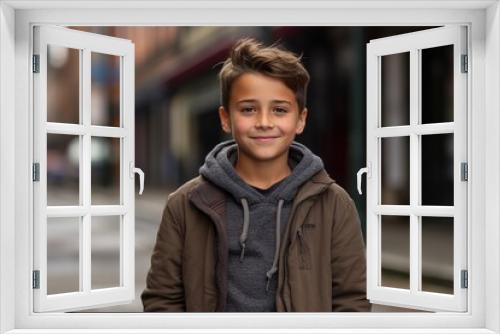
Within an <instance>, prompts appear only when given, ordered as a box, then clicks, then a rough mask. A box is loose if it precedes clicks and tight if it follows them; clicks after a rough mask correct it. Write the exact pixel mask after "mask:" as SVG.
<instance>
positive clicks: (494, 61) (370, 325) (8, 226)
mask: <svg viewBox="0 0 500 334" xmlns="http://www.w3.org/2000/svg"><path fill="white" fill-rule="evenodd" d="M285 6H286V8H285ZM395 6H396V7H398V8H395ZM68 7H71V8H68ZM120 7H127V8H120ZM64 8H65V9H64ZM138 8H139V9H141V10H138ZM33 24H58V25H352V26H369V25H409V26H418V25H442V24H468V25H469V27H470V28H471V39H470V45H471V47H470V52H471V55H470V59H471V60H472V61H471V64H470V75H471V76H472V79H471V81H472V83H471V85H472V86H471V89H470V99H469V101H470V102H469V110H471V112H470V113H469V115H468V133H469V134H470V136H469V141H468V149H469V150H468V151H469V152H470V153H471V154H470V159H469V177H470V179H469V180H470V181H469V189H468V198H469V199H470V201H469V203H468V221H469V222H470V223H469V226H468V228H469V231H470V232H471V233H470V237H469V239H468V246H469V247H468V249H469V250H468V252H469V254H468V256H469V258H470V259H471V265H470V267H469V269H470V275H469V278H470V281H469V290H468V292H469V298H468V311H467V313H458V314H457V313H435V314H420V313H397V314H394V313H371V314H369V313H366V314H341V313H331V314H330V313H329V314H325V313H311V314H309V313H301V314H205V313H201V314H200V313H197V314H102V313H101V314H66V313H49V314H34V313H32V312H31V311H30V310H32V298H31V289H29V287H30V286H31V273H30V271H31V266H30V251H31V248H30V247H32V238H31V237H30V236H31V231H32V230H31V228H32V225H31V224H32V221H33V210H32V208H31V209H30V205H31V204H30V200H29V199H30V198H32V182H31V178H30V176H31V163H32V161H31V160H32V158H31V157H32V156H33V155H32V153H33V152H32V147H31V146H30V143H31V139H32V136H33V128H32V126H33V124H32V119H31V117H32V115H31V114H30V112H29V111H30V110H31V106H32V105H31V103H32V101H31V97H30V96H31V95H30V94H31V84H30V80H31V79H30V75H29V71H30V68H31V67H30V66H31V62H30V60H31V59H30V54H31V50H30V48H31V46H30V40H31V39H30V37H31V36H30V34H31V32H30V31H31V30H32V29H31V28H30V27H31V25H33ZM498 59H500V6H499V3H498V1H490V0H488V1H482V0H480V1H461V0H448V1H442V0H435V1H414V0H407V1H377V0H372V1H350V2H349V1H340V0H338V1H337V0H333V1H328V2H326V1H301V2H299V1H282V0H268V1H247V0H241V1H233V2H225V1H213V2H205V1H195V0H184V1H182V2H181V1H170V2H159V1H133V0H131V1H127V2H121V1H105V0H104V1H97V2H96V1H90V0H88V1H86V0H80V1H72V2H61V1H45V0H38V1H19V0H10V1H9V0H5V1H2V2H0V73H1V77H0V107H1V108H0V157H1V165H0V184H1V188H0V223H1V224H0V242H1V243H0V272H1V275H0V333H2V334H3V333H12V334H14V333H16V334H20V333H48V332H51V333H53V332H61V333H62V332H64V333H119V332H122V331H121V330H120V329H125V328H128V330H127V333H153V332H154V333H158V330H156V331H155V330H154V328H157V329H158V328H163V330H162V332H165V333H167V332H168V333H173V332H181V330H176V328H177V329H178V328H191V329H192V331H190V332H191V333H193V332H200V333H202V332H205V333H209V332H211V333H222V332H240V333H243V332H244V333H250V332H255V333H258V332H264V331H265V332H266V333H272V332H275V333H278V332H281V333H282V332H292V331H293V332H294V333H314V332H318V333H319V332H321V333H327V332H328V333H345V332H349V333H354V332H356V333H387V332H389V331H390V332H391V333H396V332H397V333H458V332H460V333H500V320H499V317H498V314H500V273H499V265H500V261H499V255H500V228H499V226H498V225H499V224H498V221H500V205H498V203H500V177H499V175H498V171H499V170H500V149H499V147H500V134H499V128H500V116H499V113H498V110H499V109H500V94H498V92H499V91H500V64H499V61H498ZM13 64H15V68H14V66H13ZM485 69H487V70H485ZM14 125H15V126H14ZM360 167H362V166H360ZM353 177H354V171H353ZM12 189H14V196H13V191H12ZM12 254H15V256H12ZM486 292H487V293H486ZM90 326H92V329H88V328H89V327H90ZM144 326H148V329H145V328H144ZM44 328H45V329H44ZM47 328H51V330H47ZM164 328H168V329H164ZM204 328H206V330H204ZM217 328H219V329H217ZM220 328H231V329H228V330H221V329H220ZM243 328H246V329H243ZM259 328H261V329H260V330H259ZM262 328H265V330H263V329H262ZM297 328H301V329H297ZM351 328H356V329H357V330H353V329H351ZM389 328H390V329H389ZM56 329H59V330H56ZM238 329H239V330H238ZM280 329H281V330H280ZM284 329H285V330H284Z"/></svg>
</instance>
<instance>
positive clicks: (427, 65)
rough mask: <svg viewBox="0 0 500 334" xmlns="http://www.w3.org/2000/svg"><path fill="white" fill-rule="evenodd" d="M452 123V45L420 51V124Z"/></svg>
mask: <svg viewBox="0 0 500 334" xmlns="http://www.w3.org/2000/svg"><path fill="white" fill-rule="evenodd" d="M438 122H453V45H446V46H440V47H436V48H430V49H423V50H422V123H438Z"/></svg>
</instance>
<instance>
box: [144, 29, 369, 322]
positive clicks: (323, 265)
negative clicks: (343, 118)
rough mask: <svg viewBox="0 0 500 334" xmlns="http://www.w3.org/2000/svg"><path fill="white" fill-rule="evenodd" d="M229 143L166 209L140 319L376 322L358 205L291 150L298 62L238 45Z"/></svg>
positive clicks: (228, 66) (228, 64)
mask: <svg viewBox="0 0 500 334" xmlns="http://www.w3.org/2000/svg"><path fill="white" fill-rule="evenodd" d="M219 80H220V86H221V102H222V105H221V106H220V107H219V117H220V121H221V125H222V129H223V130H224V131H225V132H227V133H231V134H232V136H233V140H230V141H226V142H222V143H220V144H219V145H217V146H216V147H215V148H214V149H213V150H212V151H211V152H210V153H209V154H208V155H207V157H206V160H205V164H204V165H203V166H202V167H201V168H200V176H198V177H197V178H195V179H193V180H191V181H189V182H187V183H186V184H184V185H183V186H181V187H180V188H179V189H178V190H177V191H176V192H174V193H173V194H171V195H170V196H169V197H168V199H167V204H166V206H165V209H164V212H163V218H162V222H161V225H160V228H159V231H158V235H157V239H156V245H155V248H154V251H153V256H152V258H151V269H150V271H149V273H148V277H147V287H146V289H145V290H144V292H143V294H142V296H141V297H142V302H143V304H144V310H145V311H147V312H148V311H160V312H168V311H175V312H181V311H194V312H207V311H220V312H222V311H225V312H269V311H280V312H282V311H296V312H325V311H329V312H331V311H369V309H370V304H369V303H368V301H367V300H366V292H365V291H366V290H365V289H366V281H365V254H364V245H363V239H362V235H361V229H360V225H359V218H358V214H357V211H356V208H355V206H354V203H353V201H352V200H351V199H350V197H349V195H348V194H347V193H346V192H345V191H344V190H343V189H342V188H341V187H340V186H338V185H337V184H336V183H335V181H333V180H332V179H331V178H330V177H329V176H328V175H327V173H326V171H325V170H324V168H323V163H322V161H321V159H320V158H319V157H317V156H315V155H314V154H313V153H312V152H311V151H310V150H309V149H307V148H306V147H305V146H303V145H301V144H299V143H296V142H294V141H293V140H294V138H295V136H296V135H297V134H300V133H302V131H303V130H304V127H305V124H306V117H307V108H306V107H305V101H306V89H307V85H308V82H309V74H308V73H307V71H306V70H305V68H304V67H303V65H302V64H301V62H300V58H298V57H296V56H295V55H294V54H292V53H291V52H288V51H285V50H282V49H279V48H277V47H273V46H271V47H264V46H263V45H262V44H260V43H258V42H256V41H255V40H253V39H243V40H240V41H238V42H237V43H236V44H235V46H234V47H233V49H232V51H231V55H230V57H229V58H228V59H227V60H226V61H225V62H224V65H223V67H222V69H221V71H220V73H219Z"/></svg>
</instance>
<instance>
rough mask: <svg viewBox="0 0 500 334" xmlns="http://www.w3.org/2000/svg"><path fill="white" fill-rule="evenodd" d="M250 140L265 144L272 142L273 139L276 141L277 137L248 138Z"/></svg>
mask: <svg viewBox="0 0 500 334" xmlns="http://www.w3.org/2000/svg"><path fill="white" fill-rule="evenodd" d="M250 138H252V139H253V140H255V141H257V142H262V143H266V142H270V141H273V140H274V139H277V138H278V137H273V136H259V137H250Z"/></svg>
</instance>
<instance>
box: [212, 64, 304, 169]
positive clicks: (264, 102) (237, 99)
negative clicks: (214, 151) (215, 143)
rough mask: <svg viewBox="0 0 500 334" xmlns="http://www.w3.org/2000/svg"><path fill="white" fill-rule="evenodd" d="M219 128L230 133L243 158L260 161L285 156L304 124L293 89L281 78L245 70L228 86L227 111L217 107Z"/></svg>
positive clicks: (302, 112)
mask: <svg viewBox="0 0 500 334" xmlns="http://www.w3.org/2000/svg"><path fill="white" fill-rule="evenodd" d="M219 116H220V120H221V124H222V129H223V130H224V131H225V132H227V133H231V134H232V136H233V138H234V140H235V141H236V143H237V144H238V149H239V154H240V156H241V155H243V156H244V158H247V159H250V160H254V161H258V162H262V161H273V160H276V159H280V158H286V157H287V153H288V149H289V147H290V145H291V143H292V141H293V140H294V138H295V136H296V135H297V134H300V133H302V131H303V130H304V127H305V124H306V117H307V109H305V108H304V110H302V111H300V112H299V106H298V103H297V99H296V96H295V93H294V92H293V91H292V90H291V89H290V88H288V87H287V86H286V85H285V84H284V83H283V82H282V81H280V80H278V79H275V78H272V77H269V76H265V75H262V74H258V73H244V74H242V75H241V76H240V77H238V78H237V79H236V80H235V81H234V82H233V85H232V87H231V95H230V98H229V111H227V110H225V108H224V107H222V106H221V107H220V108H219Z"/></svg>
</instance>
